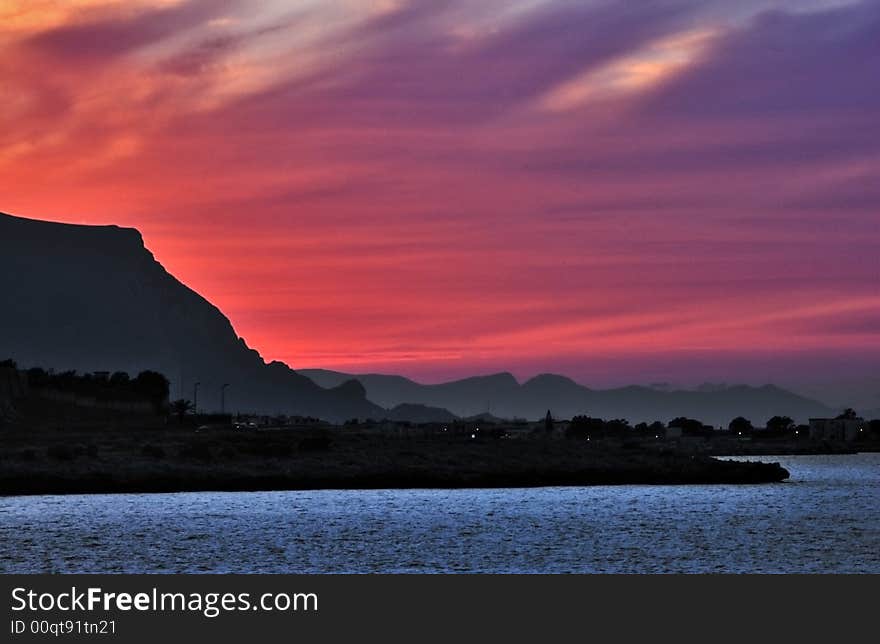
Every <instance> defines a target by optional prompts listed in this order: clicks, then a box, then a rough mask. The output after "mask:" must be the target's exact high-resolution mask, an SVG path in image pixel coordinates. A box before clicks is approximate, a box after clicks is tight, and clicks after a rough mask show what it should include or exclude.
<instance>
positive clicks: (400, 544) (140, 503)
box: [0, 454, 880, 573]
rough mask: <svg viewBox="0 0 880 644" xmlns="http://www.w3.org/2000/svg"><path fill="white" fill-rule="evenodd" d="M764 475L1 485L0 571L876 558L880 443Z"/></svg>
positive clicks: (600, 568) (861, 567) (798, 460)
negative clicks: (776, 478)
mask: <svg viewBox="0 0 880 644" xmlns="http://www.w3.org/2000/svg"><path fill="white" fill-rule="evenodd" d="M762 460H778V461H780V462H781V463H782V464H783V465H784V466H785V467H787V468H788V469H789V471H790V472H791V473H792V478H791V480H790V481H789V482H786V483H783V484H774V485H747V486H733V485H716V486H621V487H608V486H605V487H582V488H536V489H499V490H378V491H332V490H327V491H316V492H243V493H226V492H212V493H187V494H133V495H132V494H126V495H83V496H31V497H12V498H0V572H245V573H249V572H285V573H297V572H322V573H323V572H456V571H461V572H750V571H754V572H874V573H877V572H880V454H858V455H846V456H780V457H762Z"/></svg>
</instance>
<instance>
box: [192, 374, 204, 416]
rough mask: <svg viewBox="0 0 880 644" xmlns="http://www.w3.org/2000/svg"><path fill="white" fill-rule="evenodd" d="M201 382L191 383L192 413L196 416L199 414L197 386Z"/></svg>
mask: <svg viewBox="0 0 880 644" xmlns="http://www.w3.org/2000/svg"><path fill="white" fill-rule="evenodd" d="M201 384H202V383H200V382H197V383H196V384H194V385H193V413H194V414H195V415H196V416H198V415H199V386H200V385H201Z"/></svg>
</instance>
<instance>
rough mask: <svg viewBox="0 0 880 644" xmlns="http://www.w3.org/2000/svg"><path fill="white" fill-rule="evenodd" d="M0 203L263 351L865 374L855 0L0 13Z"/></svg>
mask: <svg viewBox="0 0 880 644" xmlns="http://www.w3.org/2000/svg"><path fill="white" fill-rule="evenodd" d="M0 53H2V55H0V97H2V100H0V211H3V212H8V213H11V214H17V215H21V216H25V217H32V218H38V219H52V220H58V221H66V222H77V223H94V224H105V223H114V224H119V225H123V226H133V227H137V228H138V229H139V230H140V231H141V232H142V233H143V235H144V239H145V241H146V244H147V246H148V247H149V248H150V249H151V250H152V251H153V252H154V254H155V255H156V257H157V259H158V260H159V261H160V262H162V263H163V265H164V266H165V267H166V268H167V269H168V270H169V271H170V272H171V273H172V274H174V275H175V276H177V277H178V278H179V279H181V280H182V281H184V282H185V283H186V284H188V285H189V286H191V287H192V288H194V289H195V290H197V291H198V292H200V293H201V294H202V295H204V296H205V297H206V298H208V299H209V300H210V301H212V302H213V303H214V304H216V305H217V306H219V307H220V308H221V309H222V310H223V311H224V313H226V314H227V315H228V316H229V318H230V319H231V320H232V322H233V324H234V326H235V328H236V330H237V331H238V333H239V334H240V335H242V336H243V337H245V338H246V339H247V341H248V343H249V344H250V345H251V346H253V347H254V348H256V349H258V350H259V351H260V352H261V353H262V355H263V356H264V357H265V358H266V359H267V360H271V359H277V360H284V361H286V362H288V363H289V364H290V365H291V366H292V367H294V368H303V367H326V368H333V369H340V370H349V371H357V372H364V371H379V372H394V373H401V374H404V375H409V376H413V377H417V378H418V379H421V380H423V381H437V380H442V379H447V378H451V377H457V376H465V375H473V374H477V373H488V372H494V371H501V370H509V371H512V372H513V373H514V374H516V375H517V376H520V377H525V376H530V375H534V374H536V373H540V372H547V371H552V372H558V373H564V374H567V375H569V376H572V377H574V378H575V379H577V380H579V381H580V382H583V383H585V384H588V385H592V386H607V385H613V384H621V383H631V382H643V383H649V382H657V381H670V382H674V383H696V382H700V381H703V380H714V381H718V380H723V381H728V382H732V381H744V382H752V383H762V382H767V381H770V380H772V381H776V382H780V383H783V384H784V383H787V382H795V381H799V380H809V379H810V378H814V377H815V376H816V374H820V373H821V374H822V375H829V374H830V375H832V376H834V377H848V376H850V375H869V374H871V373H872V372H874V373H876V372H877V369H876V366H877V365H878V364H880V2H859V3H847V2H832V1H820V0H814V1H809V0H801V1H798V2H795V1H791V2H784V1H778V2H769V1H767V2H764V1H761V0H748V1H744V2H729V1H728V0H717V1H715V2H711V1H707V2H685V1H681V2H679V1H670V2H665V1H663V2H632V1H629V0H619V1H617V2H589V1H580V2H574V1H572V2H555V1H545V2H542V1H539V0H523V1H520V2H515V1H504V2H502V1H500V0H482V1H480V2H473V1H469V2H468V1H464V0H431V1H424V2H406V1H405V0H375V1H367V0H363V1H360V0H326V1H324V0H309V1H302V2H296V1H292V0H289V1H281V0H262V1H259V0H258V1H247V2H244V1H242V0H239V1H236V0H211V1H206V0H152V1H149V0H129V1H127V2H108V1H107V0H58V1H52V0H20V1H19V0H0Z"/></svg>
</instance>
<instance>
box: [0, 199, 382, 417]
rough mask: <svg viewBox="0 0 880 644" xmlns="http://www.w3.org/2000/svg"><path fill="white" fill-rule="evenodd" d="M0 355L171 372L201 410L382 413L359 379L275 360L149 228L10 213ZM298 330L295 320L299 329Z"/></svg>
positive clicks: (0, 259) (1, 243)
mask: <svg viewBox="0 0 880 644" xmlns="http://www.w3.org/2000/svg"><path fill="white" fill-rule="evenodd" d="M0 294H2V295H0V298H2V299H0V302H2V306H0V310H2V313H0V359H3V358H12V359H14V360H16V361H17V362H18V364H19V365H21V366H24V367H29V366H44V367H47V368H54V369H56V370H67V369H76V370H78V371H81V372H83V371H127V372H129V373H132V374H135V373H138V372H139V371H142V370H145V369H152V370H156V371H159V372H161V373H164V374H165V375H166V376H167V377H168V378H169V380H170V381H171V392H172V394H171V395H172V397H177V396H183V397H186V398H190V399H192V398H193V391H194V386H195V383H197V382H199V383H201V384H200V387H199V393H198V402H199V407H200V408H201V409H203V410H209V411H212V410H218V409H219V408H220V390H221V387H222V385H224V384H229V387H228V388H227V393H226V409H227V410H228V411H255V412H260V413H286V414H300V415H309V416H318V417H321V418H325V419H328V420H344V419H346V418H350V417H354V416H361V417H367V416H373V417H382V415H383V413H384V410H382V409H381V408H380V407H378V406H377V405H375V404H373V403H371V402H370V401H368V400H367V398H366V395H365V392H364V389H363V387H361V386H360V385H359V384H358V383H356V382H351V383H344V382H339V383H336V384H335V385H334V386H333V388H330V389H326V388H323V387H320V386H318V385H316V384H315V383H314V382H312V381H311V380H309V379H308V378H307V377H305V376H302V375H300V374H298V373H296V372H294V371H293V370H291V369H290V368H289V367H287V365H285V364H283V363H279V362H272V363H270V364H266V363H265V362H264V360H263V359H262V358H261V357H260V355H259V353H257V352H256V351H255V350H253V349H251V348H250V347H248V346H247V344H246V343H245V341H244V339H242V338H240V337H239V336H238V335H237V334H236V332H235V330H234V329H233V327H232V324H231V323H230V321H229V320H228V319H227V318H226V316H224V315H223V313H221V311H220V310H219V309H218V308H217V307H216V306H214V305H212V304H211V303H210V302H208V301H207V300H205V299H204V298H203V297H202V296H200V295H199V294H198V293H196V292H195V291H193V290H191V289H190V288H188V287H186V286H185V285H183V284H182V283H180V282H179V281H178V280H177V279H175V278H174V277H173V276H172V275H170V274H169V273H168V272H167V271H166V270H165V269H164V268H163V267H162V265H161V264H159V263H158V262H157V261H156V260H155V258H154V257H153V255H152V254H151V253H150V252H149V251H148V250H147V249H146V248H145V247H144V242H143V239H142V237H141V235H140V233H139V232H138V231H136V230H133V229H126V228H119V227H117V226H80V225H70V224H59V223H51V222H44V221H35V220H29V219H22V218H18V217H12V216H10V215H5V214H2V213H0ZM294 331H295V330H292V332H294Z"/></svg>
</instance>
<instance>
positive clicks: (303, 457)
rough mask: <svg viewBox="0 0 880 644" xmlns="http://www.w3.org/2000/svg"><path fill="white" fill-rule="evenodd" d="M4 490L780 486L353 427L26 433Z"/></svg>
mask: <svg viewBox="0 0 880 644" xmlns="http://www.w3.org/2000/svg"><path fill="white" fill-rule="evenodd" d="M8 438H12V440H7V441H5V442H4V445H3V446H2V448H0V463H2V469H0V496H17V495H34V494H108V493H151V492H164V493H168V492H197V491H270V490H278V491H280V490H317V489H344V490H358V489H386V488H387V489H407V488H431V489H438V488H445V489H453V488H510V487H549V486H588V485H686V484H754V483H771V482H780V481H783V480H785V479H786V478H788V472H787V471H786V470H785V469H784V468H782V467H781V466H780V465H779V464H778V463H762V462H752V461H745V462H743V461H723V460H718V459H716V458H713V457H710V456H706V455H698V454H684V453H680V452H672V451H657V450H649V449H633V448H624V447H620V446H612V445H598V444H590V443H589V442H585V441H574V440H546V439H540V438H535V439H526V440H467V439H449V440H437V439H413V438H398V437H386V436H375V435H364V434H349V433H345V432H329V433H327V434H326V435H320V436H309V435H303V434H302V433H300V432H271V433H270V432H235V431H210V432H201V433H194V432H192V431H191V430H190V431H184V430H179V429H178V430H174V429H171V430H155V429H152V430H141V431H137V430H130V429H129V430H125V431H121V430H117V431H112V430H103V431H92V432H88V433H85V434H84V433H82V432H78V433H75V434H74V433H72V432H65V431H54V432H45V433H41V434H38V435H33V434H27V433H24V434H22V433H18V434H17V435H16V436H15V437H8Z"/></svg>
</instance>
